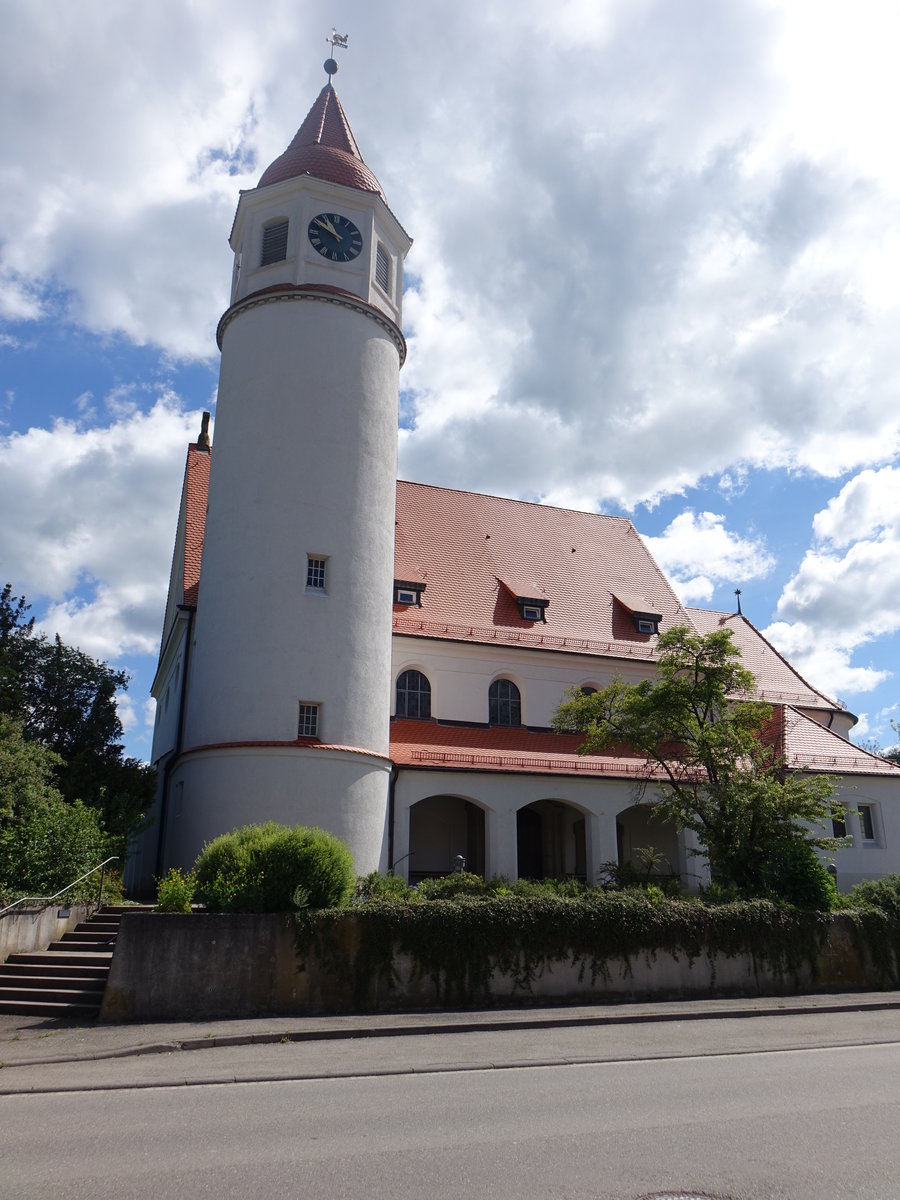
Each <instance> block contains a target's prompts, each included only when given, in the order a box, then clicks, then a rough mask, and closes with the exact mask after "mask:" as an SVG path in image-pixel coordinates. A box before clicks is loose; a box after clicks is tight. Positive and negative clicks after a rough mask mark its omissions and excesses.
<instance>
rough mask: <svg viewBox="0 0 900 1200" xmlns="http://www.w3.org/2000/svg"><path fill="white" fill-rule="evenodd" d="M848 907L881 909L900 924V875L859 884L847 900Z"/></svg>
mask: <svg viewBox="0 0 900 1200" xmlns="http://www.w3.org/2000/svg"><path fill="white" fill-rule="evenodd" d="M841 907H844V905H843V904H842V905H841ZM846 907H847V908H880V909H881V910H882V912H884V913H886V914H887V916H889V917H891V918H893V920H894V921H895V922H897V923H900V875H897V874H893V875H882V877H881V878H880V879H866V880H864V881H863V882H862V883H857V884H856V886H855V887H853V888H852V889H851V891H850V895H849V896H848V897H847V898H846Z"/></svg>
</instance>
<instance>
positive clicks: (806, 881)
mask: <svg viewBox="0 0 900 1200" xmlns="http://www.w3.org/2000/svg"><path fill="white" fill-rule="evenodd" d="M763 883H764V885H765V887H766V889H767V891H768V893H769V895H771V896H773V897H777V898H779V899H781V900H784V901H786V902H787V903H788V904H796V905H797V907H798V908H816V909H819V910H820V911H822V912H828V911H829V909H831V908H833V907H834V902H835V898H836V897H837V885H836V884H835V882H834V879H833V877H832V875H831V873H830V872H829V870H828V868H827V867H825V865H824V864H823V863H822V862H821V861H820V860H819V856H818V855H817V854H816V852H815V850H814V849H813V848H812V846H811V845H810V844H809V842H804V841H801V840H800V839H799V838H791V839H788V840H785V841H783V842H779V843H777V844H776V845H775V846H774V847H773V848H772V850H771V852H770V854H769V857H768V859H767V861H766V863H765V866H764V868H763Z"/></svg>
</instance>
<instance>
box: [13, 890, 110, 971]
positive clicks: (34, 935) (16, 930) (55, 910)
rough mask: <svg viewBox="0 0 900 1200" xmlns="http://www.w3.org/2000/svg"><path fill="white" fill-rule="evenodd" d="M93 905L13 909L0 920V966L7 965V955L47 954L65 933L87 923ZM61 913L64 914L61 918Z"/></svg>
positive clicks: (58, 905)
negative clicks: (36, 952)
mask: <svg viewBox="0 0 900 1200" xmlns="http://www.w3.org/2000/svg"><path fill="white" fill-rule="evenodd" d="M95 907H96V905H94V904H72V905H69V907H66V906H65V905H63V904H51V905H49V906H48V907H46V908H22V907H20V908H14V909H13V910H12V912H8V913H6V915H5V916H2V917H0V962H6V960H7V958H8V957H9V956H10V954H28V953H30V952H31V951H32V950H46V948H47V947H48V946H49V945H50V943H51V942H56V941H58V940H59V939H60V938H61V937H62V935H63V934H64V933H68V932H69V930H70V929H74V928H75V926H76V925H78V924H79V922H81V921H85V920H87V917H88V914H89V913H91V912H92V911H93V910H94V908H95ZM60 913H63V914H65V915H64V916H60Z"/></svg>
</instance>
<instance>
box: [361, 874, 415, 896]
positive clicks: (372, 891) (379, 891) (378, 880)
mask: <svg viewBox="0 0 900 1200" xmlns="http://www.w3.org/2000/svg"><path fill="white" fill-rule="evenodd" d="M409 890H410V888H409V884H408V883H407V882H406V880H405V879H403V878H401V876H399V875H395V874H394V873H393V871H388V873H387V875H382V874H380V873H379V872H378V871H372V872H370V874H368V875H360V877H359V878H358V879H357V881H356V886H355V887H354V889H353V903H354V904H366V903H368V901H370V900H385V899H387V898H389V897H401V898H402V897H403V896H406V895H408V893H409Z"/></svg>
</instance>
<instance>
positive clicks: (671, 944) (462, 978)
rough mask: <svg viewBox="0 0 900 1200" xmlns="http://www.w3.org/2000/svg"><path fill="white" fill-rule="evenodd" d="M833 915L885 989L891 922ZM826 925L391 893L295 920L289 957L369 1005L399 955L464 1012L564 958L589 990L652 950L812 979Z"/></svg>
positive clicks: (892, 962) (634, 905)
mask: <svg viewBox="0 0 900 1200" xmlns="http://www.w3.org/2000/svg"><path fill="white" fill-rule="evenodd" d="M843 916H844V917H847V918H850V920H851V928H852V931H853V938H854V942H855V944H856V948H857V952H858V953H860V954H861V955H863V956H864V957H865V956H866V955H867V956H868V958H869V960H870V961H873V962H874V963H875V965H876V967H877V969H878V972H879V977H880V978H881V980H882V982H883V984H884V986H897V984H898V983H900V923H898V921H896V920H894V919H893V918H891V917H890V916H888V915H886V914H884V913H883V912H881V913H880V914H879V913H878V912H875V913H868V914H864V913H855V914H854V913H850V912H847V913H844V914H843ZM832 920H833V916H832V914H830V913H822V912H814V911H806V910H801V909H795V908H791V907H788V906H785V905H778V904H774V903H772V902H771V901H767V900H750V901H739V902H736V903H733V904H719V905H706V904H703V903H702V902H700V901H696V900H674V899H668V898H666V897H664V896H662V895H660V894H655V895H654V894H650V895H647V894H641V893H629V892H604V891H601V890H599V889H598V890H594V891H591V892H588V893H585V894H584V895H581V896H575V897H565V896H552V895H542V896H533V897H530V896H529V897H525V896H515V895H506V896H504V895H491V896H480V897H475V896H460V897H458V898H455V899H432V900H424V899H415V898H413V899H409V898H405V897H404V898H390V897H389V898H380V899H374V900H371V901H369V902H367V903H364V904H362V905H360V906H359V907H357V908H354V909H352V910H350V911H348V910H347V909H344V910H337V909H330V910H324V911H319V912H305V913H302V914H298V917H297V950H298V955H299V957H300V958H301V960H304V961H305V959H306V958H307V956H315V957H316V959H317V960H318V961H319V962H320V963H322V964H323V965H324V966H325V967H326V968H327V969H328V970H329V971H330V972H332V973H333V974H334V976H335V978H336V979H337V980H338V981H339V982H340V983H341V984H343V985H344V986H346V985H348V984H349V985H351V986H352V989H353V994H354V1001H355V1003H356V1004H357V1006H359V1007H360V1008H366V1007H370V1006H371V1004H372V1002H373V999H374V997H375V994H376V991H377V992H378V993H379V994H380V995H385V994H386V993H389V992H390V989H391V986H392V983H393V982H394V976H393V972H394V970H395V966H394V962H395V955H396V954H397V953H400V954H405V955H408V956H409V958H410V960H411V962H412V964H413V973H414V978H418V979H421V980H422V981H430V983H431V984H432V985H433V988H434V994H435V996H436V998H437V1001H438V1002H439V1003H441V1004H446V1005H466V1004H474V1003H484V1002H489V1001H490V999H491V996H490V991H489V983H490V980H491V976H492V974H493V973H494V972H495V971H499V972H502V973H503V974H505V975H507V976H508V977H509V979H510V980H511V981H512V996H513V997H515V996H516V995H517V994H518V995H519V996H521V997H522V998H525V997H527V996H528V994H529V993H530V992H531V989H532V984H533V982H534V980H535V979H536V978H538V977H539V976H540V975H541V974H542V973H543V972H544V971H546V970H552V968H553V966H554V964H562V963H566V964H569V963H571V964H573V965H574V966H575V967H576V968H577V969H578V971H579V972H580V978H581V979H582V980H586V981H587V982H591V983H593V982H595V981H596V980H597V979H598V978H609V972H610V964H611V963H623V964H624V966H625V971H626V974H631V970H632V964H633V963H635V962H636V961H638V960H639V959H641V958H643V959H644V960H646V961H647V962H649V963H652V962H653V961H654V960H655V959H656V957H657V955H659V954H668V955H671V956H673V957H675V958H676V959H682V958H684V959H687V960H688V961H690V962H693V961H695V960H697V959H700V958H703V957H706V958H708V960H709V961H710V963H711V964H712V966H713V969H714V966H715V960H716V959H717V958H718V957H720V956H721V957H725V958H731V957H734V956H735V955H739V954H749V955H750V956H752V959H753V961H754V962H755V963H756V964H757V966H758V967H759V968H760V969H768V970H771V971H772V972H773V973H774V974H775V976H776V977H777V978H779V979H784V980H785V981H788V982H790V981H793V982H795V983H796V982H797V981H799V980H800V979H810V980H812V981H814V980H815V977H816V970H817V962H818V958H819V955H820V953H821V951H822V948H823V946H824V944H825V941H826V939H827V937H828V934H829V931H830V929H831V925H832ZM895 925H897V928H896V929H895V928H894V926H895Z"/></svg>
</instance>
